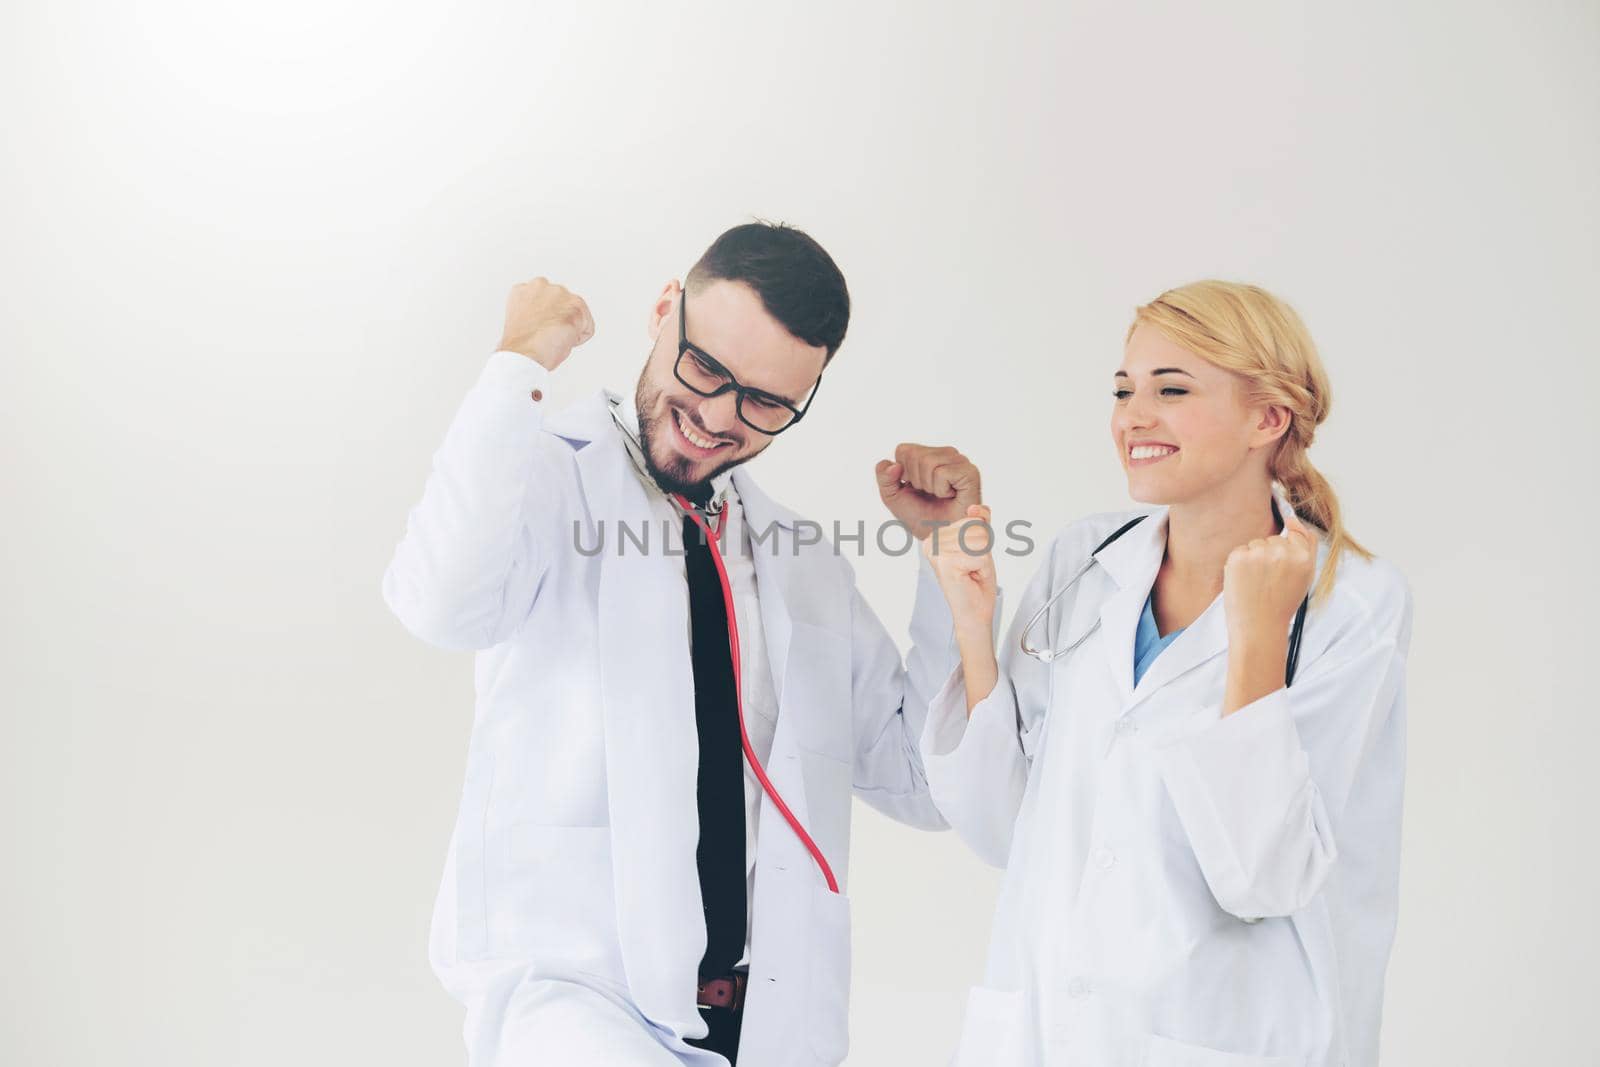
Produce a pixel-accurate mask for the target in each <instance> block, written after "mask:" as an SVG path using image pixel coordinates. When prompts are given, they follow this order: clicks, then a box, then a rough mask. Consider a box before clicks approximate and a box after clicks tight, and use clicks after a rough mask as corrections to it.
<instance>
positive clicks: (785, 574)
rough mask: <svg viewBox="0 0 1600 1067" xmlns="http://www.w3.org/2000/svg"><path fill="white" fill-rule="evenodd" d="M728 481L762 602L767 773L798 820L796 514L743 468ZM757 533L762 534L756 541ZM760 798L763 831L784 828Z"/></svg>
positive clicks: (801, 814) (801, 787) (802, 806)
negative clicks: (792, 670)
mask: <svg viewBox="0 0 1600 1067" xmlns="http://www.w3.org/2000/svg"><path fill="white" fill-rule="evenodd" d="M733 485H734V488H735V489H736V490H737V491H738V493H739V503H740V507H741V510H742V511H743V515H744V521H745V524H746V525H747V526H748V527H749V530H750V550H751V553H752V555H753V557H754V562H755V569H756V596H757V598H758V599H759V601H760V603H761V632H762V636H763V637H764V638H765V639H766V645H767V661H768V664H769V669H770V670H771V672H772V686H773V690H774V693H775V695H776V696H777V698H778V721H777V724H776V726H775V727H774V728H773V734H772V753H771V755H770V756H769V757H768V759H767V768H766V769H767V776H768V777H769V778H770V779H771V780H772V783H773V785H774V786H776V787H777V790H778V792H779V794H781V795H782V796H783V798H784V801H785V802H786V803H787V804H788V805H789V809H790V810H791V811H792V812H793V813H794V815H795V818H797V819H799V820H800V822H801V823H802V825H803V824H804V823H805V819H806V814H807V810H808V808H807V804H806V795H805V782H804V776H803V775H802V774H801V773H800V769H799V761H798V759H797V758H795V757H796V748H797V740H796V737H795V720H796V718H797V717H798V716H799V715H803V714H805V712H804V711H801V710H799V709H797V708H796V707H795V706H794V705H795V700H794V696H793V691H792V688H791V687H790V686H788V685H786V684H785V681H786V679H787V678H788V676H789V649H790V646H791V644H792V641H793V637H794V626H793V623H792V621H791V618H790V607H791V604H792V603H793V601H794V596H795V591H793V590H791V589H790V588H789V583H790V581H791V580H792V579H793V577H794V575H795V572H796V568H795V561H796V556H795V544H794V538H795V528H794V524H795V516H794V515H793V514H792V513H790V512H788V511H786V510H785V509H783V508H781V507H779V506H778V505H777V504H776V503H775V502H774V501H773V500H772V498H771V497H769V496H767V494H766V493H764V492H762V490H761V488H760V487H759V486H757V485H756V483H755V480H754V479H752V478H751V477H750V475H749V474H748V473H747V472H746V471H745V470H744V468H742V467H741V468H738V469H736V470H735V471H734V472H733ZM758 537H759V538H761V539H762V540H761V541H760V542H759V543H758V542H757V538H758ZM762 803H763V806H762V812H761V824H760V825H761V829H762V832H763V836H765V835H766V833H769V832H772V831H773V829H774V827H780V826H781V827H782V829H781V831H778V832H781V833H788V832H789V831H788V827H787V826H785V825H783V819H782V815H781V814H779V813H778V812H776V811H775V810H774V809H773V807H772V803H771V798H770V797H769V798H764V799H763V802H762Z"/></svg>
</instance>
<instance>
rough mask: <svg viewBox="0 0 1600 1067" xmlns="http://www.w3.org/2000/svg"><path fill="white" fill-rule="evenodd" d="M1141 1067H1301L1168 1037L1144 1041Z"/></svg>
mask: <svg viewBox="0 0 1600 1067" xmlns="http://www.w3.org/2000/svg"><path fill="white" fill-rule="evenodd" d="M1143 1067H1305V1059H1304V1058H1303V1057H1300V1056H1252V1055H1249V1054H1247V1053H1239V1052H1219V1051H1218V1050H1216V1049H1212V1048H1206V1047H1204V1046H1203V1045H1190V1044H1187V1043H1185V1042H1182V1041H1174V1040H1172V1039H1171V1038H1170V1037H1161V1036H1160V1035H1158V1034H1151V1035H1149V1037H1147V1038H1146V1040H1145V1052H1144V1063H1143Z"/></svg>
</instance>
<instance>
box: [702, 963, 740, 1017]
mask: <svg viewBox="0 0 1600 1067" xmlns="http://www.w3.org/2000/svg"><path fill="white" fill-rule="evenodd" d="M748 979H749V976H748V975H747V974H746V973H745V972H743V971H734V972H733V973H732V974H730V975H725V976H723V977H721V978H702V979H700V983H699V985H698V986H697V987H696V989H695V1000H696V1002H697V1003H698V1004H699V1005H700V1007H702V1008H727V1009H728V1010H729V1011H738V1010H739V1009H740V1008H741V1007H743V1006H744V990H745V983H746V982H747V981H748Z"/></svg>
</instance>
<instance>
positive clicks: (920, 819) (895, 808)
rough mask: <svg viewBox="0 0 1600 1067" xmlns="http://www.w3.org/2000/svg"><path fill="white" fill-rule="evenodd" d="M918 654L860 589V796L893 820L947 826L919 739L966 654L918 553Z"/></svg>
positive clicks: (854, 665)
mask: <svg viewBox="0 0 1600 1067" xmlns="http://www.w3.org/2000/svg"><path fill="white" fill-rule="evenodd" d="M917 559H918V571H917V592H916V601H915V606H914V607H913V608H912V612H911V652H910V654H909V655H908V656H907V657H906V660H905V663H904V665H902V664H901V660H900V650H899V648H898V647H897V646H896V645H895V642H894V639H893V638H891V637H890V636H889V633H888V631H887V630H885V629H884V626H883V623H882V622H880V621H879V620H878V617H877V615H876V614H874V613H873V611H872V608H871V607H870V606H869V605H868V604H867V601H866V599H865V598H864V597H863V596H862V595H861V592H860V590H854V591H853V593H852V601H853V606H852V609H851V631H852V646H853V647H852V651H851V660H852V662H851V679H852V681H851V684H852V687H853V690H854V692H853V693H852V704H853V718H854V724H853V725H854V731H855V748H856V755H855V768H854V783H855V792H856V795H857V796H859V797H861V798H862V799H863V800H865V801H866V802H867V803H869V804H871V805H872V806H873V807H875V808H877V809H878V810H879V811H882V812H883V813H884V814H886V815H888V816H890V817H891V818H894V819H898V820H899V821H901V822H904V823H908V824H910V825H912V826H916V827H919V828H921V829H925V830H943V829H945V828H946V826H947V824H946V823H945V821H944V819H943V818H942V817H941V816H940V815H939V810H938V808H937V807H935V806H934V803H933V800H932V798H931V797H930V796H929V795H928V779H927V775H926V774H924V773H923V769H922V756H921V753H920V752H919V751H918V747H917V738H918V737H919V736H920V735H921V733H922V724H923V721H924V719H925V718H926V716H927V709H928V696H929V694H931V693H932V692H933V690H934V688H935V687H936V686H937V685H938V684H939V682H940V681H942V680H943V678H944V676H945V675H946V674H947V673H949V671H950V668H951V665H952V664H954V663H956V662H957V661H958V659H959V656H958V654H957V652H956V643H955V629H954V625H953V623H952V621H951V618H950V609H949V607H948V606H947V605H946V603H945V599H944V596H943V594H942V593H940V591H939V583H938V580H937V579H936V578H935V577H934V574H933V568H932V567H931V566H929V565H928V561H927V560H926V559H924V558H922V555H921V553H920V552H919V553H918V554H917Z"/></svg>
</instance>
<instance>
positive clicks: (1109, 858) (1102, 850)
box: [1093, 845, 1117, 871]
mask: <svg viewBox="0 0 1600 1067" xmlns="http://www.w3.org/2000/svg"><path fill="white" fill-rule="evenodd" d="M1093 858H1094V865H1095V866H1096V867H1099V868H1100V869H1101V870H1102V871H1109V870H1110V869H1111V865H1112V864H1113V863H1116V862H1117V855H1116V853H1114V852H1112V851H1111V850H1110V849H1109V848H1106V847H1105V846H1104V845H1101V846H1100V847H1099V848H1097V849H1095V850H1094V856H1093Z"/></svg>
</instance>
